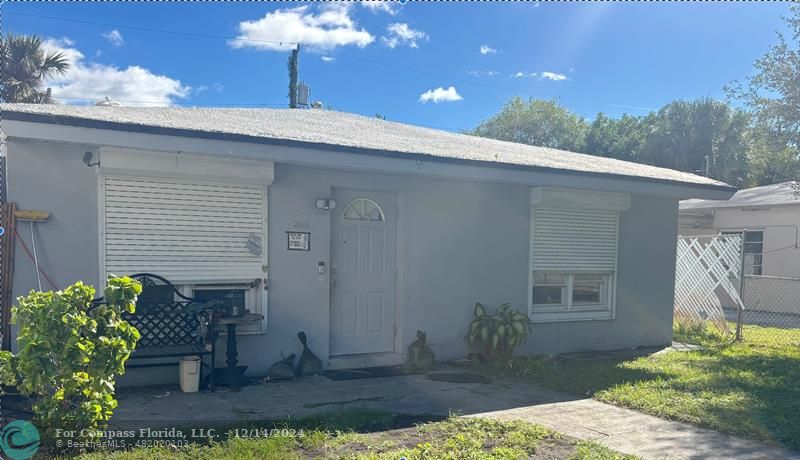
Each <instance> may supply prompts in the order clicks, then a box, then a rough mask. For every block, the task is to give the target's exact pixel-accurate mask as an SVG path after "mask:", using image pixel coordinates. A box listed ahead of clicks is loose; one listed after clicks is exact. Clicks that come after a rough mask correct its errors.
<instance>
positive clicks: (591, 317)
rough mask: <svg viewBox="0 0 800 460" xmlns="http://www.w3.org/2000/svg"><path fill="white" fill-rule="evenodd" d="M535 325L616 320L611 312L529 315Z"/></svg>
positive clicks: (541, 313)
mask: <svg viewBox="0 0 800 460" xmlns="http://www.w3.org/2000/svg"><path fill="white" fill-rule="evenodd" d="M528 317H529V318H530V320H531V322H533V323H565V322H571V321H608V320H612V319H614V314H613V313H612V312H610V311H571V312H557V313H555V312H553V313H545V312H540V313H535V312H534V313H530V314H528Z"/></svg>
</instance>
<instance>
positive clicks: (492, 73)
mask: <svg viewBox="0 0 800 460" xmlns="http://www.w3.org/2000/svg"><path fill="white" fill-rule="evenodd" d="M467 73H468V74H470V75H472V76H473V77H481V76H486V77H494V76H495V75H498V74H500V72H498V71H496V70H474V69H473V70H470V71H468V72H467Z"/></svg>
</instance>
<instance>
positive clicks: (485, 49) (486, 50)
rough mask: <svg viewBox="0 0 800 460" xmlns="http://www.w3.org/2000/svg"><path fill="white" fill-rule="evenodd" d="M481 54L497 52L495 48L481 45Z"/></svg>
mask: <svg viewBox="0 0 800 460" xmlns="http://www.w3.org/2000/svg"><path fill="white" fill-rule="evenodd" d="M481 54H497V50H496V49H494V48H492V47H491V46H489V45H481Z"/></svg>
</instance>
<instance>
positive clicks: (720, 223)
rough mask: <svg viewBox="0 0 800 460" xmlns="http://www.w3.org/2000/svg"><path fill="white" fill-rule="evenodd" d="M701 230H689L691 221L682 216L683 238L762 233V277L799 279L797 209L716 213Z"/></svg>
mask: <svg viewBox="0 0 800 460" xmlns="http://www.w3.org/2000/svg"><path fill="white" fill-rule="evenodd" d="M707 212H708V213H709V214H711V215H712V217H711V219H710V221H709V222H707V223H705V224H704V225H702V226H701V228H690V227H691V226H690V225H689V223H690V221H692V220H693V219H694V218H689V217H687V216H685V215H684V216H681V222H684V223H686V225H685V226H684V225H682V226H681V229H680V233H681V234H682V235H686V236H692V235H714V234H717V233H719V232H725V231H741V230H744V229H747V230H758V231H763V232H764V249H763V254H764V255H763V257H764V258H763V273H762V274H763V275H764V276H784V277H795V278H796V277H800V248H798V242H799V241H798V238H799V236H798V232H800V205H798V206H794V205H790V206H775V207H772V208H763V209H741V208H731V209H716V210H713V211H711V210H709V211H707Z"/></svg>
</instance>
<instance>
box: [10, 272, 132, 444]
mask: <svg viewBox="0 0 800 460" xmlns="http://www.w3.org/2000/svg"><path fill="white" fill-rule="evenodd" d="M141 291H142V286H141V285H140V284H139V283H138V282H137V281H135V280H133V279H131V278H128V277H121V278H116V277H111V276H110V277H109V278H108V287H107V288H106V289H105V291H104V296H105V304H103V305H99V306H97V307H95V308H90V307H91V303H92V299H93V298H94V295H95V290H94V288H93V287H91V286H87V285H85V284H83V283H82V282H77V283H75V284H73V285H72V286H69V287H67V288H66V289H64V290H61V291H58V292H52V291H50V292H34V291H31V293H30V294H29V295H27V296H25V297H20V298H19V299H17V300H18V302H19V306H18V307H15V308H14V309H12V314H13V316H12V322H14V323H16V324H17V325H18V326H19V332H18V334H17V345H18V350H19V351H18V352H17V354H16V355H15V356H11V354H10V353H8V352H5V353H4V354H3V355H2V356H0V379H2V383H3V384H6V385H15V386H16V387H17V389H18V390H19V391H20V392H21V393H22V394H25V395H29V396H31V397H32V398H33V400H34V404H33V411H34V420H33V421H34V424H35V425H36V426H37V427H38V428H39V430H40V431H41V434H42V438H43V440H44V441H45V442H48V441H52V440H53V438H54V435H55V430H56V429H62V430H74V431H75V432H76V433H79V434H80V433H81V432H83V434H91V432H92V431H94V430H99V429H102V428H104V427H105V426H106V425H107V423H108V420H109V419H110V418H111V415H112V413H113V410H114V408H116V407H117V400H116V399H115V397H114V389H115V382H116V378H117V376H119V375H121V374H124V373H125V361H127V359H128V358H129V357H130V354H131V352H132V351H133V349H134V347H135V346H136V342H137V341H138V340H139V331H137V330H136V328H134V327H133V326H131V325H130V324H128V322H127V321H124V320H123V319H122V313H123V312H129V313H133V312H134V310H135V305H136V298H137V296H138V295H139V293H141Z"/></svg>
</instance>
